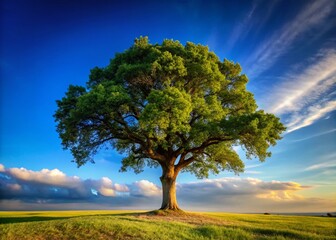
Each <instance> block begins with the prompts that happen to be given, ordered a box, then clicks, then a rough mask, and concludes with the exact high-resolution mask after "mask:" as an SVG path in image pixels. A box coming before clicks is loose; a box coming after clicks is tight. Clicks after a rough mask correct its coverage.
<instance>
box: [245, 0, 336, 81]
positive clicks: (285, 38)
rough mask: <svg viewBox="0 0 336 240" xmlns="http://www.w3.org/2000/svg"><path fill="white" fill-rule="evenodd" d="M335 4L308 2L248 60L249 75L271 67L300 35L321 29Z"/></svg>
mask: <svg viewBox="0 0 336 240" xmlns="http://www.w3.org/2000/svg"><path fill="white" fill-rule="evenodd" d="M334 4H335V2H334V1H329V0H321V1H313V2H307V4H306V7H305V8H304V9H302V10H301V11H300V13H299V14H298V15H297V16H296V17H295V18H294V19H293V20H291V21H289V22H288V23H287V24H286V25H285V26H284V27H283V28H282V29H280V30H279V31H276V33H274V35H273V36H272V37H270V38H269V39H267V40H266V41H265V42H262V43H261V44H260V47H259V48H257V50H256V51H255V53H254V54H253V55H252V56H251V57H250V58H249V59H248V60H247V63H246V66H250V67H249V69H248V70H247V73H248V76H250V77H251V78H254V77H256V76H258V75H259V74H261V73H262V72H264V71H265V70H267V69H269V68H270V67H271V66H272V65H273V64H274V63H275V62H276V61H277V60H278V59H279V58H280V57H281V56H282V55H283V54H285V53H286V52H287V51H289V50H290V49H291V46H292V44H293V43H294V42H295V41H296V40H297V39H298V38H299V37H302V35H304V34H305V33H307V32H308V31H310V30H312V29H314V28H316V27H320V29H321V27H323V25H322V24H323V22H324V21H325V20H326V19H327V17H328V16H329V14H330V13H331V12H332V10H333V6H334ZM321 25H322V26H321ZM320 29H319V30H320Z"/></svg>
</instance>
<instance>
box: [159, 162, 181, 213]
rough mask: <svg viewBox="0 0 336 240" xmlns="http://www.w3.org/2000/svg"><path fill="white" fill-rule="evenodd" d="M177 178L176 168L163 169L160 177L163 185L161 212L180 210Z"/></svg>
mask: <svg viewBox="0 0 336 240" xmlns="http://www.w3.org/2000/svg"><path fill="white" fill-rule="evenodd" d="M176 177H177V173H175V172H174V166H172V167H170V168H168V169H167V170H165V169H163V173H162V176H161V177H160V180H161V183H162V205H161V208H160V209H161V210H180V209H179V207H178V204H177V201H176V185H175V184H176Z"/></svg>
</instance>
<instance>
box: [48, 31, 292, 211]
mask: <svg viewBox="0 0 336 240" xmlns="http://www.w3.org/2000/svg"><path fill="white" fill-rule="evenodd" d="M247 82H248V78H247V77H246V75H244V74H241V67H240V65H239V64H237V63H233V62H231V61H228V60H224V61H220V60H219V58H218V57H217V56H216V55H215V54H214V53H213V52H210V51H209V49H208V47H206V46H202V45H199V44H198V45H196V44H194V43H191V42H188V43H187V44H186V45H185V46H183V45H182V44H181V43H179V42H178V41H173V40H164V41H163V43H162V44H150V43H149V42H148V38H147V37H140V38H139V39H136V40H135V42H134V45H133V46H131V47H130V48H129V49H128V50H126V51H125V52H123V53H118V54H116V55H115V57H114V58H113V59H112V60H111V61H110V64H109V65H108V66H106V67H103V68H100V67H95V68H93V69H92V70H91V74H90V77H89V81H88V82H87V85H86V87H82V86H73V85H71V86H70V87H69V89H68V91H67V93H66V95H65V97H63V98H62V100H59V101H57V105H58V109H57V111H56V113H55V115H54V116H55V119H56V122H57V131H58V133H59V135H60V138H61V139H62V144H63V146H64V148H65V149H70V150H71V152H72V155H73V157H74V160H75V162H76V163H77V164H78V166H81V165H83V164H85V163H86V162H88V161H91V162H93V156H94V154H95V153H97V151H98V150H99V149H100V148H101V147H104V146H105V147H106V146H111V147H112V148H114V149H116V150H118V151H119V152H121V153H123V154H124V156H126V157H125V158H124V159H123V160H122V167H121V171H126V170H127V169H134V171H135V172H136V173H139V172H141V171H142V170H143V168H144V167H145V166H150V167H158V166H160V167H161V168H162V176H161V177H160V180H161V182H162V193H163V199H162V205H161V209H171V210H177V209H179V208H178V204H177V201H176V188H175V183H176V177H177V175H178V174H179V173H180V172H181V171H188V172H191V173H194V174H195V175H196V176H197V177H199V178H203V177H208V175H209V173H215V174H216V173H219V172H220V171H224V170H229V171H233V172H235V173H239V172H242V171H243V170H244V163H243V162H242V160H241V159H240V158H239V156H238V154H237V153H236V152H235V151H234V149H233V147H234V146H241V147H242V148H243V149H244V150H245V151H246V155H247V157H248V158H251V157H257V158H259V159H260V161H264V160H265V158H266V157H269V156H270V155H271V153H270V152H268V148H269V147H270V146H271V145H275V144H276V140H278V139H280V138H281V137H280V134H281V133H282V132H283V131H284V130H285V127H284V126H283V125H282V124H281V122H280V121H279V118H277V117H276V116H274V115H273V114H269V113H265V112H264V111H263V110H257V104H256V102H255V100H254V96H253V94H252V93H251V92H249V91H247V90H246V84H247Z"/></svg>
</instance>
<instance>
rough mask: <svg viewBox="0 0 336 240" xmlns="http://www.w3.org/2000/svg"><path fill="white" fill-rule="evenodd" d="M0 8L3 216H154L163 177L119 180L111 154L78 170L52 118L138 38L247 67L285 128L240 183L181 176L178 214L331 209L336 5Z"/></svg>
mask: <svg viewBox="0 0 336 240" xmlns="http://www.w3.org/2000/svg"><path fill="white" fill-rule="evenodd" d="M0 6H1V10H0V11H1V21H0V24H1V32H0V34H1V35H0V36H1V42H0V44H1V45H0V47H1V52H0V73H1V78H0V81H1V82H0V134H1V135H0V164H1V165H0V199H1V201H0V209H28V210H29V209H73V208H80V209H87V208H90V209H96V208H134V209H142V208H148V209H153V208H158V207H159V205H160V197H161V196H160V184H159V183H160V182H159V176H160V174H161V173H160V169H146V170H145V171H144V172H143V173H141V174H138V175H136V174H134V173H133V172H127V173H119V172H118V170H119V168H120V160H121V158H122V156H121V155H119V154H118V153H117V152H115V151H114V150H109V151H104V152H103V151H102V152H100V153H99V154H98V155H97V156H96V158H95V160H96V163H95V164H90V163H89V164H86V165H85V166H83V167H81V168H77V166H76V164H75V163H73V162H71V160H72V157H71V155H70V153H69V152H68V151H63V150H62V146H61V142H60V139H59V138H58V135H57V133H56V130H55V123H54V119H53V117H52V115H53V114H54V112H55V110H56V103H55V101H56V100H57V99H60V98H62V97H63V95H64V93H65V91H66V90H67V87H68V85H69V84H78V85H84V84H85V83H86V81H87V80H88V75H89V72H90V69H92V68H93V67H95V66H100V67H103V66H106V65H107V64H108V63H109V60H110V59H111V58H113V57H114V55H115V53H117V52H122V51H124V50H125V49H127V48H128V47H130V46H131V45H132V43H133V41H134V39H135V38H136V37H139V36H141V35H142V36H148V37H149V39H150V42H152V43H161V42H162V40H163V39H167V38H168V39H175V40H179V41H180V42H181V43H182V44H185V43H186V42H187V41H191V42H195V43H200V44H203V45H208V46H209V48H210V49H211V50H212V51H214V52H215V53H216V54H217V55H218V56H219V57H220V59H222V60H223V59H224V58H227V59H230V60H233V61H235V62H238V63H240V64H241V65H242V67H243V72H244V73H246V74H247V76H248V77H249V79H250V82H249V83H248V89H249V90H250V91H251V92H253V93H254V94H255V98H256V100H257V103H258V105H259V107H260V108H261V109H265V110H266V111H268V112H272V113H274V114H276V115H277V116H279V117H280V118H281V120H282V122H283V123H285V125H286V126H287V128H288V130H287V132H286V133H285V134H284V138H283V139H282V140H281V141H280V142H279V143H278V145H276V146H275V147H274V148H272V152H273V155H272V157H271V158H269V159H267V160H266V162H264V163H260V162H258V160H246V161H245V164H246V170H245V173H243V174H240V175H239V176H235V175H234V174H232V173H229V172H223V173H221V174H219V175H216V176H210V178H209V179H208V180H199V179H196V178H195V177H194V176H192V175H190V174H187V173H182V174H181V175H180V176H179V178H178V182H179V185H178V187H177V196H178V200H179V203H180V205H181V206H182V207H183V208H185V209H195V210H204V211H206V210H212V211H233V212H235V211H236V212H266V211H269V212H271V211H273V212H298V211H299V212H312V211H335V210H336V208H335V207H336V192H335V190H334V189H336V188H335V187H336V186H335V185H336V177H335V176H336V174H335V173H336V150H335V145H336V124H335V123H336V121H335V120H336V111H335V110H336V98H335V96H336V92H335V90H336V85H335V82H336V2H335V1H330V0H319V1H311V0H309V1H304V0H296V1H289V0H288V1H266V0H264V1H263V0H259V1H257V0H255V1H238V2H237V1H215V0H212V1H198V0H194V1H192V0H189V1H119V2H117V1H105V0H101V1H93V0H84V1H65V0H60V1H54V0H51V1H41V0H40V1H39V0H32V1H24V0H3V1H1V5H0ZM236 150H237V151H238V152H239V154H240V156H241V157H242V158H243V159H245V156H244V153H243V152H242V150H241V149H239V148H237V149H236ZM205 200H206V201H207V204H205V202H204V201H205ZM209 203H210V204H209ZM205 205H206V206H207V207H206V208H205Z"/></svg>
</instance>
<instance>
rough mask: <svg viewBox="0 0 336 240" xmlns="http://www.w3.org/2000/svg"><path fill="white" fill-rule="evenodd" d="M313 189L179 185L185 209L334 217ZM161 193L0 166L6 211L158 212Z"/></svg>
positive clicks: (256, 183)
mask: <svg viewBox="0 0 336 240" xmlns="http://www.w3.org/2000/svg"><path fill="white" fill-rule="evenodd" d="M308 188H311V186H304V185H301V184H299V183H296V182H281V181H269V182H266V181H262V180H260V179H255V178H219V179H211V180H209V179H208V180H203V181H197V182H191V183H179V184H177V197H178V200H179V202H180V205H181V207H182V208H185V209H189V210H203V211H233V212H266V211H268V212H293V211H294V212H304V211H305V212H307V211H308V212H312V211H323V210H325V211H327V210H328V211H330V210H332V207H331V206H332V204H331V202H330V201H329V200H325V199H318V198H315V199H313V198H305V197H303V196H301V195H300V194H298V192H299V191H301V190H305V189H308ZM160 202H161V188H160V187H159V186H157V185H156V184H154V183H152V182H150V181H148V180H140V181H136V182H134V183H132V184H118V183H113V182H112V180H111V179H109V178H107V177H103V178H101V179H98V180H93V179H85V180H84V179H81V178H78V177H76V176H67V175H66V174H65V173H63V172H61V171H60V170H58V169H53V170H48V169H42V170H41V171H31V170H27V169H25V168H8V169H7V168H5V167H4V166H3V165H1V164H0V210H38V209H40V210H41V209H155V208H159V206H160Z"/></svg>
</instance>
